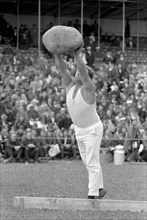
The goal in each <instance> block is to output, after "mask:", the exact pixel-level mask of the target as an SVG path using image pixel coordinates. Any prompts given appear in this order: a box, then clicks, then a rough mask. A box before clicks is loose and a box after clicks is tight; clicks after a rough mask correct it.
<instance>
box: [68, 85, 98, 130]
mask: <svg viewBox="0 0 147 220" xmlns="http://www.w3.org/2000/svg"><path fill="white" fill-rule="evenodd" d="M74 89H75V85H74V86H72V87H71V88H70V90H69V91H68V93H67V97H66V104H67V108H68V111H69V114H70V117H71V119H72V121H73V124H75V125H76V126H77V127H79V128H86V127H89V126H91V125H94V124H96V123H98V122H99V121H100V118H99V116H98V114H97V111H96V107H95V105H96V103H95V102H94V103H93V104H92V105H90V104H88V103H86V102H85V101H84V99H83V97H82V94H81V88H80V89H79V90H78V92H77V94H76V97H75V98H74V99H73V91H74Z"/></svg>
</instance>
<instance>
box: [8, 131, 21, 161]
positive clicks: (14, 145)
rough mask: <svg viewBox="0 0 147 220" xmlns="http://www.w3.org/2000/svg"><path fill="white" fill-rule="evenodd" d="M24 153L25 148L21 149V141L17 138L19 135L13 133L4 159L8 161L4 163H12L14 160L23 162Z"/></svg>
mask: <svg viewBox="0 0 147 220" xmlns="http://www.w3.org/2000/svg"><path fill="white" fill-rule="evenodd" d="M22 153H23V148H22V147H21V143H20V140H19V139H18V138H17V134H16V133H15V132H12V133H11V135H10V137H9V138H8V140H7V142H6V149H5V155H4V159H6V160H5V161H4V162H5V163H8V162H9V163H10V162H13V161H14V160H15V161H17V162H21V161H22V158H21V156H22Z"/></svg>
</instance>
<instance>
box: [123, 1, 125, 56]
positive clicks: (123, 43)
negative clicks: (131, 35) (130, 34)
mask: <svg viewBox="0 0 147 220" xmlns="http://www.w3.org/2000/svg"><path fill="white" fill-rule="evenodd" d="M122 26H123V27H122V51H123V53H124V52H125V0H124V1H123V24H122Z"/></svg>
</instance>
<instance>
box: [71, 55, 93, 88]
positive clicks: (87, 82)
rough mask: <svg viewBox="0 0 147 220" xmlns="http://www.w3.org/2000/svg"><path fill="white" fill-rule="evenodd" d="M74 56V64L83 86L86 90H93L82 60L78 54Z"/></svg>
mask: <svg viewBox="0 0 147 220" xmlns="http://www.w3.org/2000/svg"><path fill="white" fill-rule="evenodd" d="M74 56H75V62H76V64H77V68H78V70H79V73H80V77H81V80H82V83H83V86H84V87H85V88H86V89H90V90H91V89H92V90H95V86H94V83H93V82H92V80H91V79H90V77H89V74H88V70H87V67H86V65H85V63H84V61H83V60H82V58H81V57H80V54H79V53H77V54H76V53H75V55H74Z"/></svg>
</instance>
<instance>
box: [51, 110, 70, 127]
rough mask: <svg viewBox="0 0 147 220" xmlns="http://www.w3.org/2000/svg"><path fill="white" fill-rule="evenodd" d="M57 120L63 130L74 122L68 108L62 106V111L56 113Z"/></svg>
mask: <svg viewBox="0 0 147 220" xmlns="http://www.w3.org/2000/svg"><path fill="white" fill-rule="evenodd" d="M55 121H56V123H57V125H58V127H59V128H60V129H61V130H62V129H69V127H70V125H71V123H72V122H71V119H69V118H68V117H67V110H66V109H65V108H61V110H60V112H59V113H57V114H56V117H55Z"/></svg>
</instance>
